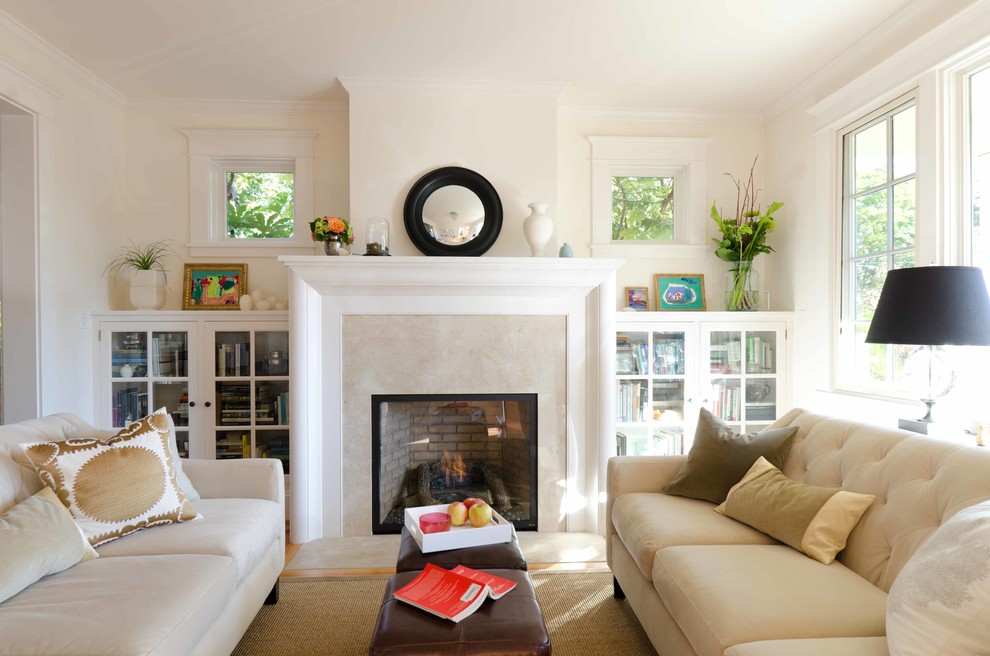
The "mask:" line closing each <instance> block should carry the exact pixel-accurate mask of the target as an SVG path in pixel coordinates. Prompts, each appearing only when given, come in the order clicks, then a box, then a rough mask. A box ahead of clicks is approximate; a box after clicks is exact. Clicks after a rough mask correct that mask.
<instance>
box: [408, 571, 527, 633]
mask: <svg viewBox="0 0 990 656" xmlns="http://www.w3.org/2000/svg"><path fill="white" fill-rule="evenodd" d="M514 587H516V582H515V581H510V580H509V579H506V578H502V577H501V576H495V575H494V574H489V573H488V572H479V571H478V570H475V569H471V568H470V567H464V566H463V565H458V566H457V567H455V568H454V569H452V570H446V569H444V568H442V567H437V566H436V565H433V564H432V563H429V564H427V565H426V569H424V570H423V571H422V572H420V574H419V576H417V577H416V578H414V579H413V580H412V581H410V582H409V583H408V584H406V585H404V586H403V587H401V588H399V589H398V590H396V591H395V598H396V599H398V600H399V601H403V602H405V603H407V604H410V605H412V606H415V607H416V608H420V609H422V610H425V611H426V612H427V613H432V614H434V615H436V616H437V617H442V618H444V619H448V620H450V621H452V622H460V621H461V620H463V619H464V618H465V617H468V616H469V615H471V613H473V612H474V611H476V610H478V608H480V607H481V604H482V603H483V602H484V601H485V599H487V598H489V597H491V598H492V599H498V598H499V597H501V596H502V595H504V594H505V593H507V592H508V591H509V590H511V589H512V588H514Z"/></svg>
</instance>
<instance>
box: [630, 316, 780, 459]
mask: <svg viewBox="0 0 990 656" xmlns="http://www.w3.org/2000/svg"><path fill="white" fill-rule="evenodd" d="M790 324H791V313H789V312H746V313H734V312H733V313H730V312H635V313H633V312H621V313H619V314H618V315H617V318H616V346H615V349H616V351H615V355H616V366H615V378H616V384H615V432H616V445H615V452H616V453H617V454H618V455H670V454H679V453H687V451H688V450H689V449H690V448H691V444H692V443H693V439H694V435H693V433H694V428H695V425H696V423H697V418H698V410H699V409H700V408H701V407H706V408H708V409H709V410H710V411H711V412H712V413H713V414H714V415H715V416H717V417H719V418H721V419H722V420H723V421H725V422H726V423H728V424H729V425H730V426H732V428H733V430H736V431H739V432H749V431H758V430H762V429H763V428H766V427H767V426H768V425H770V424H771V423H772V422H773V421H774V420H776V419H777V417H779V416H780V413H781V412H782V411H783V410H785V409H786V408H787V403H788V400H789V399H788V386H787V375H786V363H787V362H788V359H789V358H788V353H787V351H788V348H789V343H788V341H787V337H788V335H789V330H790Z"/></svg>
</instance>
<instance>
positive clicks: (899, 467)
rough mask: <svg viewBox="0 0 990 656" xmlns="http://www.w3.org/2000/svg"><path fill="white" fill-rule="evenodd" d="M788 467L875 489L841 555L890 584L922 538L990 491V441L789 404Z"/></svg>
mask: <svg viewBox="0 0 990 656" xmlns="http://www.w3.org/2000/svg"><path fill="white" fill-rule="evenodd" d="M774 425H775V426H797V427H798V432H797V435H796V436H795V437H794V440H795V441H794V444H793V447H792V448H791V452H790V455H788V457H787V461H786V462H785V463H784V473H785V474H786V475H787V476H788V477H790V478H791V479H793V480H796V481H801V482H804V483H810V484H812V485H821V486H825V487H841V488H843V489H845V490H850V491H852V492H863V493H866V494H873V495H875V496H876V501H874V502H873V505H871V506H870V508H869V510H867V511H866V514H865V515H863V518H862V519H861V520H860V522H859V524H857V525H856V528H855V529H854V530H853V532H852V534H851V535H850V536H849V541H848V543H847V545H846V548H845V550H844V551H842V552H841V553H840V554H839V558H838V560H840V561H842V563H843V564H845V565H846V566H847V567H849V568H850V569H852V570H854V571H855V572H857V573H858V574H859V575H860V576H862V577H863V578H865V579H867V580H869V581H871V582H872V583H873V584H874V585H876V586H878V587H880V588H881V589H883V590H885V591H889V590H890V586H891V584H892V583H893V582H894V579H895V578H896V577H897V574H898V573H899V572H900V571H901V568H902V567H904V565H905V564H906V563H907V561H908V559H909V558H910V557H911V556H912V554H914V552H915V551H916V550H917V549H918V547H919V546H921V544H922V543H923V542H924V541H925V540H926V539H927V538H928V536H929V535H931V534H932V533H933V532H934V531H935V529H936V528H938V527H939V525H941V524H942V522H944V521H946V520H947V519H949V518H950V517H952V516H953V515H954V514H955V513H956V512H958V511H959V510H961V509H963V508H965V507H967V506H970V505H973V504H974V503H978V502H980V501H983V500H985V499H990V449H982V448H979V447H976V446H965V445H962V444H955V443H951V442H947V441H944V440H937V439H934V438H929V437H925V436H922V435H915V434H914V433H909V432H907V431H902V430H898V429H895V428H884V427H881V426H872V425H869V424H863V423H860V422H856V421H850V420H843V419H836V418H833V417H826V416H823V415H818V414H814V413H812V412H807V411H805V410H792V411H791V412H789V413H787V414H786V415H785V416H783V417H781V419H780V420H778V421H777V422H776V423H775V424H774Z"/></svg>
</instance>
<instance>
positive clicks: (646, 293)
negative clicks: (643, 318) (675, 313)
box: [626, 287, 650, 312]
mask: <svg viewBox="0 0 990 656" xmlns="http://www.w3.org/2000/svg"><path fill="white" fill-rule="evenodd" d="M626 307H628V308H632V309H634V310H636V311H637V312H645V311H646V310H649V309H650V288H649V287H626Z"/></svg>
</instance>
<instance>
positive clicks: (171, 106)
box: [127, 98, 347, 116]
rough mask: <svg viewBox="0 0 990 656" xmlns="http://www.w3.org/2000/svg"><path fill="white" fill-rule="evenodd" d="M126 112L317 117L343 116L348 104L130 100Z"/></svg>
mask: <svg viewBox="0 0 990 656" xmlns="http://www.w3.org/2000/svg"><path fill="white" fill-rule="evenodd" d="M127 111H128V112H133V113H140V114H311V115H312V114H319V115H326V116H346V115H347V103H340V102H330V101H313V100H298V101H292V100H218V99H209V98H130V99H128V100H127Z"/></svg>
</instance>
